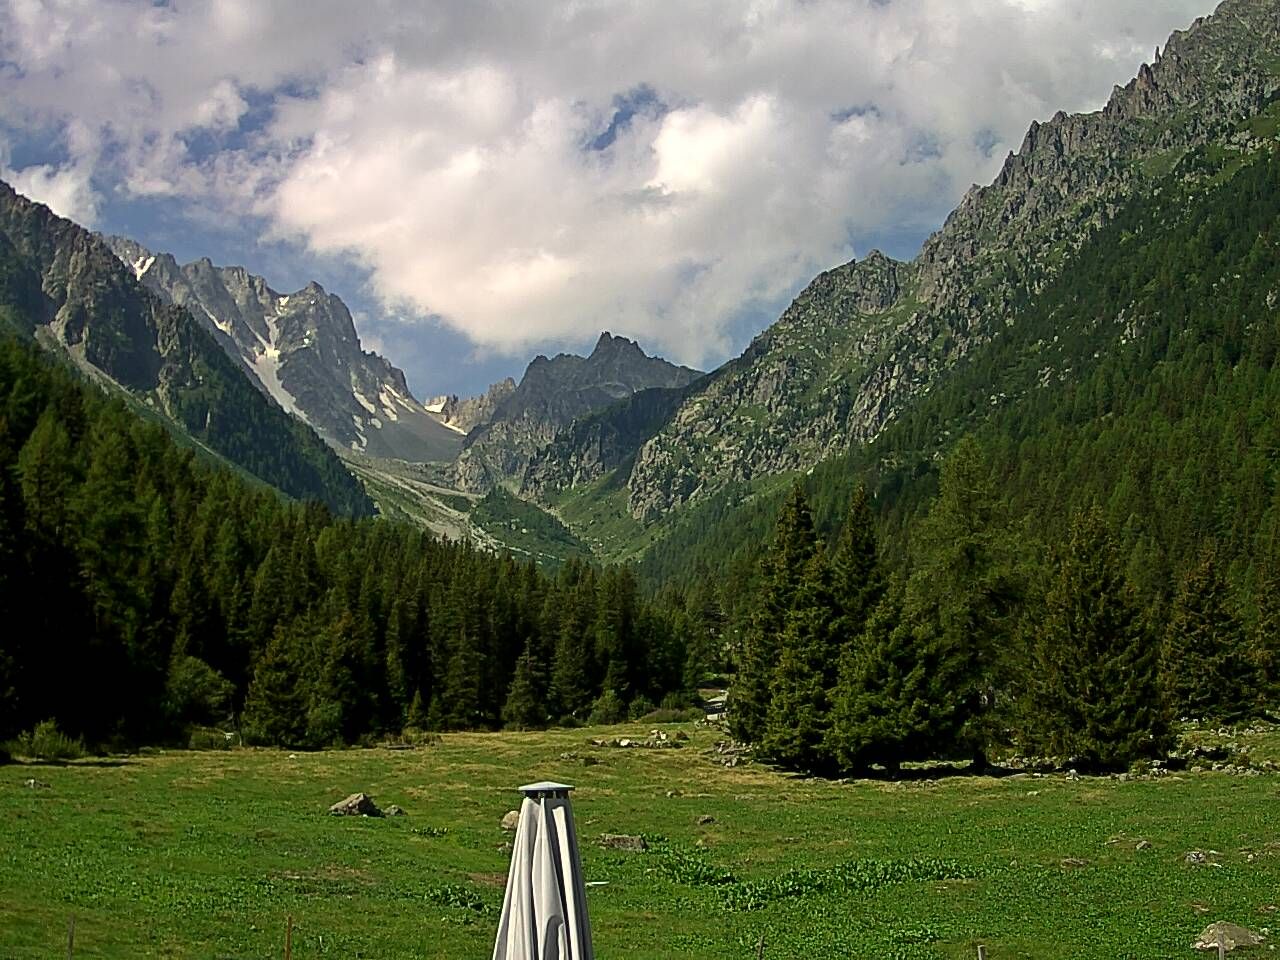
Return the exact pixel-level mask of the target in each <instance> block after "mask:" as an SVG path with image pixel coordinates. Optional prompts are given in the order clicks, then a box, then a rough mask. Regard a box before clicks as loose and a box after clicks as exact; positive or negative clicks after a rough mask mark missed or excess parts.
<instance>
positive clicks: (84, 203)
mask: <svg viewBox="0 0 1280 960" xmlns="http://www.w3.org/2000/svg"><path fill="white" fill-rule="evenodd" d="M90 176H91V174H90V172H89V171H88V170H87V169H85V168H84V167H81V166H76V165H68V166H61V167H55V166H53V165H51V164H35V165H32V166H28V167H23V168H22V169H21V170H11V169H9V168H8V167H5V166H0V178H2V179H4V180H7V181H8V182H9V184H10V185H11V186H12V187H13V188H14V189H15V190H17V191H18V192H19V193H21V194H23V195H24V196H27V197H30V198H31V199H32V200H36V201H39V202H40V203H43V204H44V205H45V206H47V207H48V208H49V209H50V210H52V211H53V212H54V213H56V214H57V215H58V216H60V217H66V218H67V219H68V220H75V221H76V222H77V223H82V224H84V225H85V226H89V227H92V226H94V225H95V224H96V223H97V221H98V208H99V198H98V194H97V193H96V192H95V191H94V189H93V185H92V183H90Z"/></svg>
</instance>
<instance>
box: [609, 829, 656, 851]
mask: <svg viewBox="0 0 1280 960" xmlns="http://www.w3.org/2000/svg"><path fill="white" fill-rule="evenodd" d="M600 846H602V847H607V848H608V849H610V850H629V851H631V852H632V853H644V852H645V851H646V850H648V849H649V844H648V843H646V842H645V839H644V837H633V836H629V835H628V834H625V833H602V834H600Z"/></svg>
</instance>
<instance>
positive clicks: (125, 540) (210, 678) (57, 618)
mask: <svg viewBox="0 0 1280 960" xmlns="http://www.w3.org/2000/svg"><path fill="white" fill-rule="evenodd" d="M0 622H3V623H4V624H5V628H4V640H3V642H2V643H0V738H3V737H9V736H13V735H14V734H16V733H17V732H19V731H22V730H28V729H30V728H32V727H33V726H34V725H36V724H38V723H40V722H42V721H45V720H48V719H54V720H55V721H56V723H57V724H58V726H59V727H60V728H62V729H63V730H65V731H66V732H68V733H69V734H71V735H73V736H79V737H83V738H85V739H86V740H87V741H89V742H90V743H91V744H101V745H129V744H139V743H164V742H182V741H183V739H184V738H185V737H186V735H187V731H188V730H190V729H191V728H192V727H197V726H200V725H205V724H218V725H228V726H231V725H234V726H238V727H239V728H240V729H241V730H242V732H243V734H244V736H245V738H246V740H248V741H249V742H257V743H265V744H280V745H288V746H302V747H319V746H326V745H330V744H336V743H354V742H358V741H360V740H363V739H367V738H371V737H377V736H382V735H391V734H394V735H398V734H399V733H400V731H402V729H403V728H405V727H406V726H413V727H420V728H425V729H433V730H453V729H475V728H494V727H499V726H503V725H507V726H518V727H536V726H545V725H547V724H549V723H552V722H558V721H561V720H567V721H570V722H573V721H577V720H585V719H588V718H589V717H591V716H592V715H593V714H594V716H596V718H597V719H602V720H606V721H612V720H617V719H622V718H625V717H626V716H627V715H628V713H631V712H643V711H644V710H647V709H651V708H652V706H653V703H654V702H656V701H660V700H661V699H662V698H663V697H664V695H667V694H670V693H672V692H673V691H675V692H678V691H680V690H682V689H684V686H685V682H684V678H685V670H686V662H685V661H686V643H685V637H684V627H683V620H682V616H681V614H680V612H679V610H674V611H673V610H668V609H667V608H666V607H665V606H660V605H658V604H655V603H653V602H650V601H648V600H646V599H645V598H644V597H642V596H641V595H640V593H639V591H638V589H637V586H636V581H635V578H634V576H633V575H632V573H631V572H630V571H629V570H627V569H625V568H606V569H596V568H594V567H592V566H589V565H587V564H584V563H581V562H570V563H567V564H565V565H564V566H562V567H561V568H560V569H559V570H558V571H555V572H553V573H552V572H547V571H544V570H542V569H541V568H539V567H538V566H537V565H536V564H534V563H532V562H523V561H520V560H518V559H515V558H513V557H511V556H496V555H491V554H487V553H483V552H480V551H477V550H475V549H473V548H472V547H470V546H469V545H467V544H465V543H449V542H444V541H440V540H438V539H435V538H434V537H432V536H430V535H428V534H426V533H424V532H422V531H420V530H417V529H415V528H412V527H409V526H406V525H400V524H394V523H391V522H388V521H386V520H381V519H376V518H363V519H352V518H343V517H337V516H335V515H334V514H333V513H331V512H330V511H329V510H328V509H327V508H325V507H323V506H321V505H319V504H317V503H314V502H313V503H305V504H303V503H297V502H292V501H288V500H286V499H284V498H283V497H282V496H280V495H279V494H278V493H276V492H275V491H273V490H271V489H270V488H267V487H265V486H263V485H261V484H258V483H256V482H253V481H251V480H247V479H245V478H244V477H242V476H239V475H237V474H235V473H233V472H232V471H230V470H228V469H226V468H225V467H220V466H215V465H213V464H211V463H209V462H207V461H206V460H204V459H202V458H201V456H200V455H198V454H197V453H196V452H195V451H193V450H191V449H187V448H182V447H179V446H178V445H176V444H175V442H174V440H173V438H172V437H171V436H170V435H169V434H168V433H167V432H166V431H165V430H164V429H163V428H162V427H160V426H158V425H156V424H154V423H149V422H147V421H145V420H143V419H142V418H140V417H138V416H137V415H136V414H135V413H134V412H133V411H132V410H131V409H130V408H129V407H127V406H126V405H125V403H124V402H122V401H121V400H119V399H113V398H109V397H108V396H106V395H104V394H103V393H102V392H100V391H99V390H97V389H96V388H95V387H93V386H90V385H88V384H86V383H85V382H83V381H82V380H80V379H79V378H78V377H77V376H76V375H75V374H73V373H72V372H71V371H70V370H69V369H68V368H66V367H64V366H61V365H59V364H57V363H55V362H53V361H51V360H50V359H49V358H47V357H45V356H43V355H41V354H40V352H39V351H38V350H37V349H36V348H35V347H34V346H33V345H31V344H30V343H27V342H23V341H19V340H18V339H17V338H0Z"/></svg>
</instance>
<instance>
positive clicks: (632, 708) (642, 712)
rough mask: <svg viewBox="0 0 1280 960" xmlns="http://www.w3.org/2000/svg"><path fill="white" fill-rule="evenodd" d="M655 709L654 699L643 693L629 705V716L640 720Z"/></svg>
mask: <svg viewBox="0 0 1280 960" xmlns="http://www.w3.org/2000/svg"><path fill="white" fill-rule="evenodd" d="M654 709H655V707H654V703H653V701H652V700H650V699H649V698H648V697H646V696H644V694H641V695H640V696H638V697H636V698H635V699H634V700H632V701H631V703H630V704H629V705H628V706H627V717H628V718H629V719H631V720H639V719H640V718H641V717H643V716H646V715H648V714H650V713H653V711H654Z"/></svg>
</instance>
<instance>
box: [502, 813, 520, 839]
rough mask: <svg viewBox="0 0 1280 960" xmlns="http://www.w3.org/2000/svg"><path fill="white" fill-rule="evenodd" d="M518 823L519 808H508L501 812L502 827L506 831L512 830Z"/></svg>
mask: <svg viewBox="0 0 1280 960" xmlns="http://www.w3.org/2000/svg"><path fill="white" fill-rule="evenodd" d="M519 823H520V811H519V810H508V811H507V812H506V813H505V814H503V817H502V829H503V830H505V831H507V832H508V833H512V832H514V831H515V829H516V827H517V826H518V825H519Z"/></svg>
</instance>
